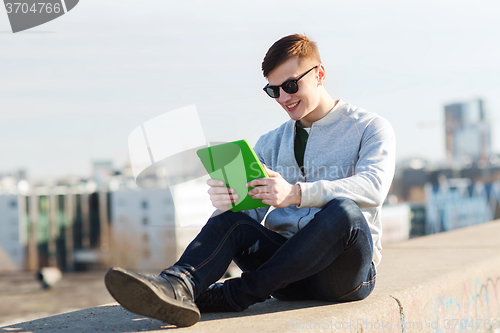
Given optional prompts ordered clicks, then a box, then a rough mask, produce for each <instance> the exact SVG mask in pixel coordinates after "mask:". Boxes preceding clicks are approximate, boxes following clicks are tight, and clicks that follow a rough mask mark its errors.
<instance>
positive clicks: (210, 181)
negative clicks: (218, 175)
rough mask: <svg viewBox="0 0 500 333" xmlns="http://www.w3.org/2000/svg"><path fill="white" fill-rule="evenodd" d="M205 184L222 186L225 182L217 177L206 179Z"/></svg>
mask: <svg viewBox="0 0 500 333" xmlns="http://www.w3.org/2000/svg"><path fill="white" fill-rule="evenodd" d="M207 185H208V186H224V185H225V183H224V181H222V180H218V179H207Z"/></svg>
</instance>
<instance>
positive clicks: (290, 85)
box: [282, 81, 299, 94]
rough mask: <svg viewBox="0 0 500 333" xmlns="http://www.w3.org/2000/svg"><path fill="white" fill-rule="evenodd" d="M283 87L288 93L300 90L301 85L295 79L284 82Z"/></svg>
mask: <svg viewBox="0 0 500 333" xmlns="http://www.w3.org/2000/svg"><path fill="white" fill-rule="evenodd" d="M282 88H283V90H284V91H285V92H286V93H287V94H295V93H296V92H297V91H299V85H298V84H297V82H295V81H287V82H285V83H283V85H282Z"/></svg>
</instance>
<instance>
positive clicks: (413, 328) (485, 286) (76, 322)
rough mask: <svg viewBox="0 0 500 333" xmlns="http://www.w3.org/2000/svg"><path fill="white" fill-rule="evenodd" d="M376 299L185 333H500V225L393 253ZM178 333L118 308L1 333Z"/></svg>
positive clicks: (294, 306) (262, 315)
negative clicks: (146, 332) (166, 331)
mask: <svg viewBox="0 0 500 333" xmlns="http://www.w3.org/2000/svg"><path fill="white" fill-rule="evenodd" d="M382 254H383V259H382V263H381V264H380V266H379V267H378V274H377V285H376V288H375V291H374V293H373V294H372V295H371V296H370V297H368V298H367V299H365V300H363V301H359V302H352V303H343V304H328V303H324V302H313V301H308V302H280V301H277V300H274V299H272V300H268V301H266V302H264V303H261V304H256V305H254V306H252V307H250V309H248V310H247V311H244V312H242V313H237V314H233V313H223V314H207V315H203V316H202V319H201V321H200V322H199V323H197V324H196V325H194V326H192V327H188V328H182V329H178V330H182V331H186V332H235V331H236V332H238V333H241V332H256V331H265V332H297V331H328V332H380V331H392V332H417V331H418V332H500V303H499V302H500V223H498V221H494V222H490V223H486V224H482V225H479V226H474V227H468V228H464V229H460V230H454V231H450V232H446V233H442V234H437V235H432V236H427V237H422V238H418V239H414V240H410V241H407V242H404V243H399V244H392V245H387V246H386V247H385V248H384V250H383V252H382ZM172 328H174V327H173V326H171V325H168V324H164V323H161V322H159V321H157V320H152V319H148V318H143V317H140V316H136V315H134V314H131V313H129V312H127V311H125V310H123V309H122V308H121V307H120V306H117V305H116V304H110V305H104V306H101V307H95V308H91V309H86V310H81V311H75V312H70V313H66V314H62V315H58V316H52V317H47V318H43V319H39V320H34V321H30V322H23V323H18V324H15V325H10V326H6V327H2V328H0V333H2V332H71V333H73V332H137V331H149V332H156V331H163V330H166V329H172Z"/></svg>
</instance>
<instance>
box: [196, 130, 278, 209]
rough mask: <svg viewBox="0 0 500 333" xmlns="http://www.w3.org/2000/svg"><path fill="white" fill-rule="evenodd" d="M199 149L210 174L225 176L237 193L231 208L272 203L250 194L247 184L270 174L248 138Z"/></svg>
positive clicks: (228, 184)
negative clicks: (265, 202) (264, 201)
mask: <svg viewBox="0 0 500 333" xmlns="http://www.w3.org/2000/svg"><path fill="white" fill-rule="evenodd" d="M196 153H197V155H198V157H199V158H200V160H201V163H203V166H204V167H205V169H206V170H207V172H208V174H209V175H210V178H212V179H218V180H223V181H224V182H225V183H226V186H227V187H230V188H233V189H234V191H235V193H237V194H238V200H236V202H234V203H232V204H231V205H232V207H231V211H233V212H239V211H241V210H248V209H254V208H260V207H266V206H269V205H266V204H264V203H262V200H257V199H253V198H252V197H251V196H249V195H248V191H249V190H251V189H252V188H250V187H247V186H246V184H247V183H248V182H249V181H251V180H254V179H257V178H267V177H269V176H268V174H267V173H266V171H265V170H264V167H263V166H262V163H260V161H259V159H258V158H257V155H255V152H254V151H253V149H252V147H250V145H249V144H248V142H247V141H246V140H239V141H234V142H228V143H223V144H220V145H216V146H211V147H206V148H201V149H198V151H197V152H196Z"/></svg>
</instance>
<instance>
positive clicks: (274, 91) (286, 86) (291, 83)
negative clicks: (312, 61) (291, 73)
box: [264, 66, 318, 98]
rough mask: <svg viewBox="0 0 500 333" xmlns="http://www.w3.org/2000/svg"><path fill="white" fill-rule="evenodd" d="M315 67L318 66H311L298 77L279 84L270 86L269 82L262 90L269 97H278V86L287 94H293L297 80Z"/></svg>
mask: <svg viewBox="0 0 500 333" xmlns="http://www.w3.org/2000/svg"><path fill="white" fill-rule="evenodd" d="M317 67H318V66H314V67H313V68H311V69H310V70H308V71H307V72H305V73H304V74H302V75H301V76H299V77H298V78H296V79H294V80H286V81H285V82H283V83H282V84H281V85H280V86H270V85H269V84H267V85H266V86H265V87H264V91H265V92H266V94H268V95H269V97H271V98H278V97H280V87H281V88H282V89H283V91H284V92H286V93H287V94H295V93H296V92H297V91H299V84H298V83H297V82H299V80H300V79H302V78H303V77H304V76H306V74H307V73H309V72H310V71H312V70H313V69H315V68H317Z"/></svg>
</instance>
